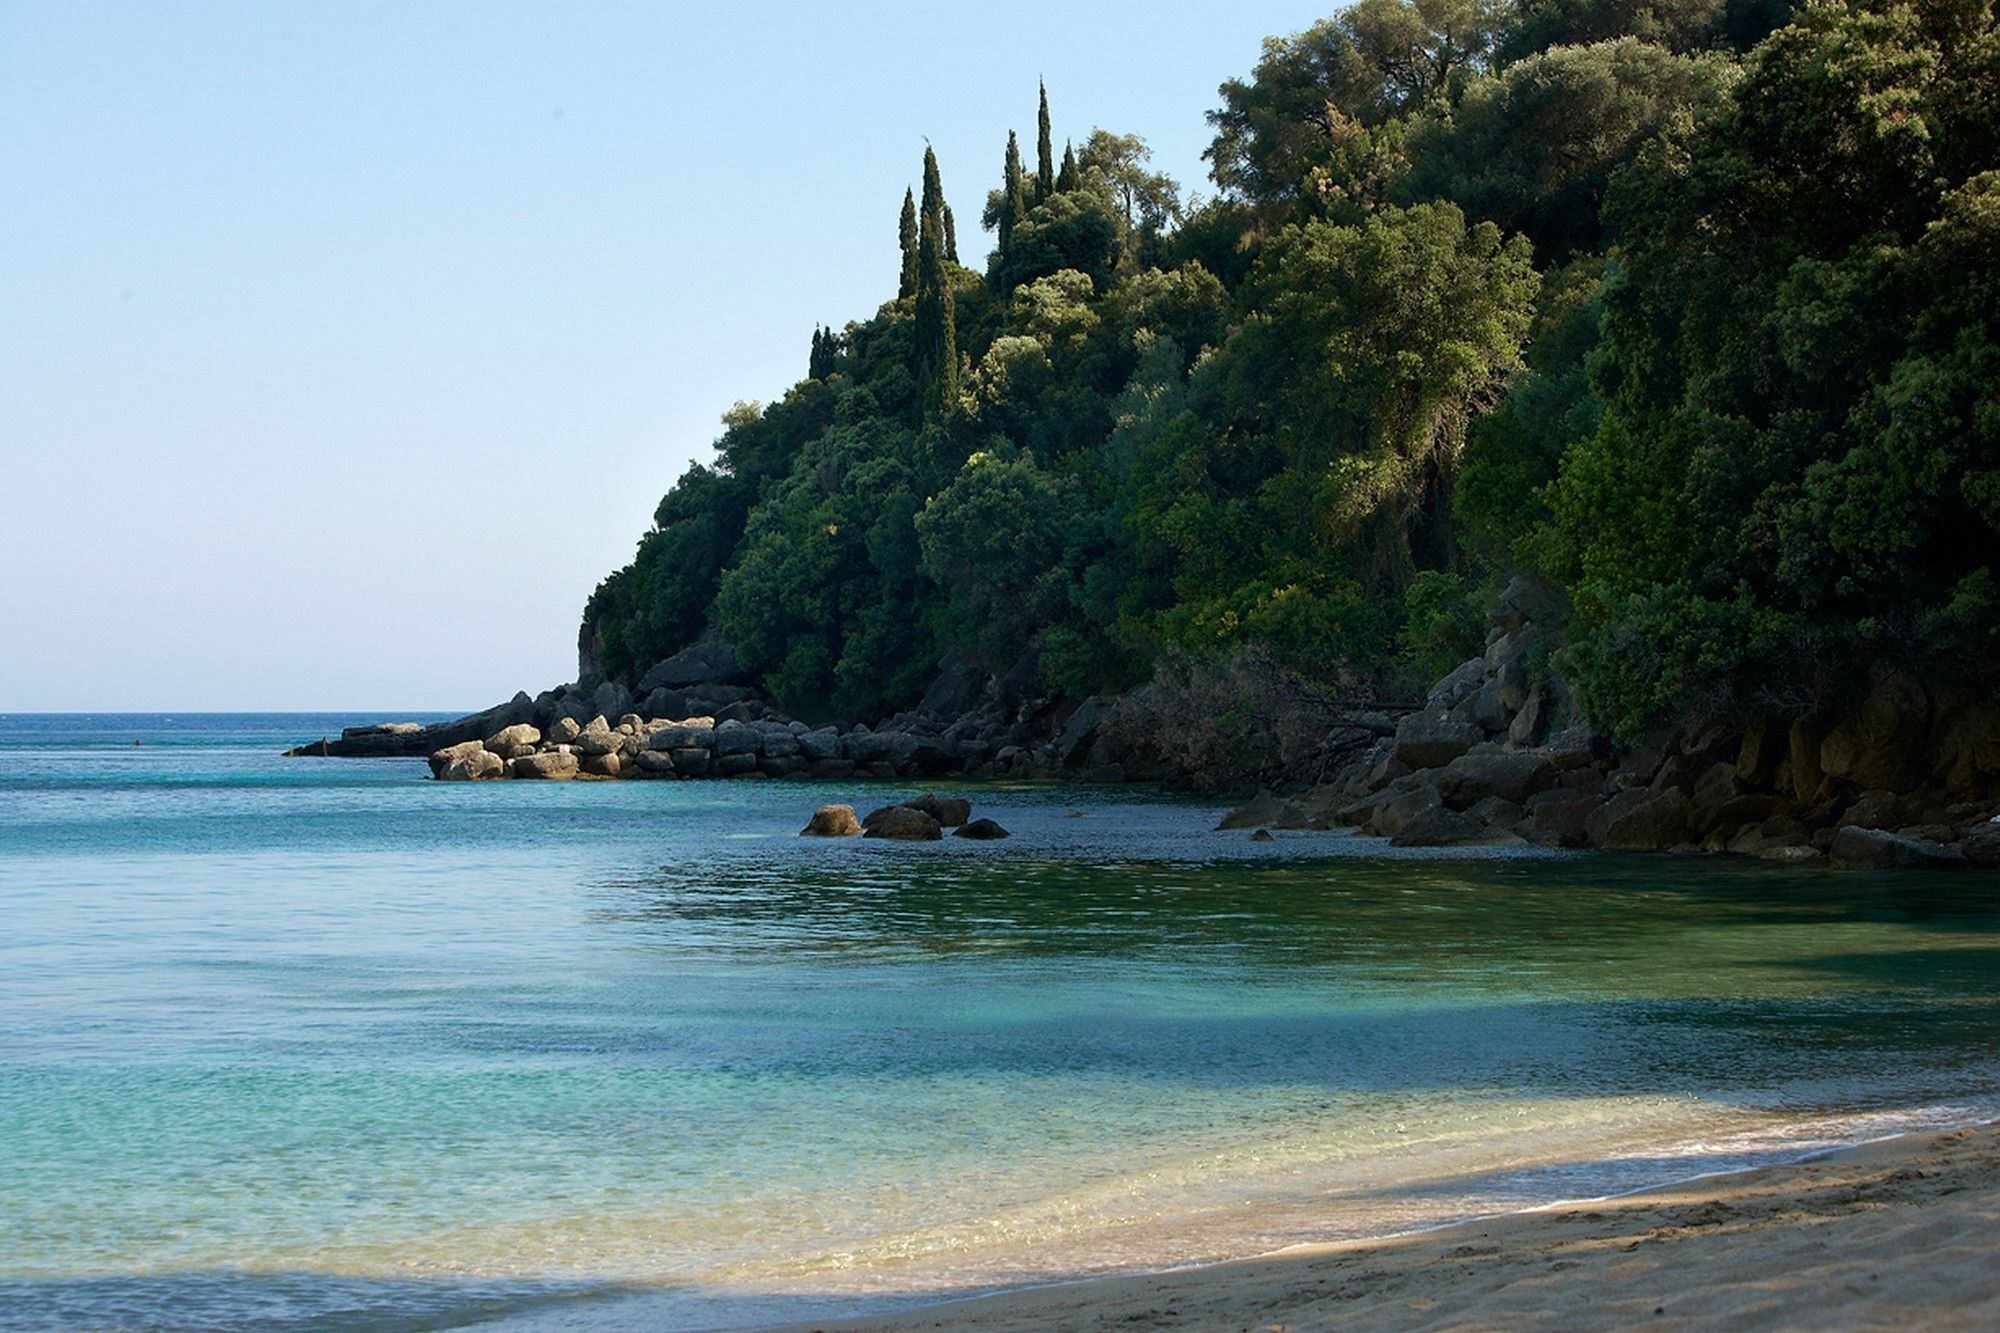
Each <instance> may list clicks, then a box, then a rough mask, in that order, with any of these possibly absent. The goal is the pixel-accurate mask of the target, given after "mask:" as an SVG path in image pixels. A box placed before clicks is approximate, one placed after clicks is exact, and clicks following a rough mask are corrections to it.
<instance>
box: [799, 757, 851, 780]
mask: <svg viewBox="0 0 2000 1333" xmlns="http://www.w3.org/2000/svg"><path fill="white" fill-rule="evenodd" d="M854 768H855V764H854V761H853V760H852V759H808V760H807V761H806V776H807V777H814V778H846V777H852V776H853V775H854Z"/></svg>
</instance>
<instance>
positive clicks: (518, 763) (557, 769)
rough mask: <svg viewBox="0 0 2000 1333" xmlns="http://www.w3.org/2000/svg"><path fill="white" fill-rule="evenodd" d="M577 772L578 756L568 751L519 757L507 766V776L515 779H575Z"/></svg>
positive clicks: (552, 751)
mask: <svg viewBox="0 0 2000 1333" xmlns="http://www.w3.org/2000/svg"><path fill="white" fill-rule="evenodd" d="M576 771H577V762H576V756H575V755H573V754H571V753H570V752H569V751H567V750H540V751H537V752H536V753H534V754H524V755H518V756H516V757H515V758H514V759H513V760H512V761H511V762H510V763H509V764H508V765H507V776H509V777H514V778H573V777H575V776H576Z"/></svg>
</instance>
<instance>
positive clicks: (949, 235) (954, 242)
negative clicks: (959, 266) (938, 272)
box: [942, 204, 958, 264]
mask: <svg viewBox="0 0 2000 1333" xmlns="http://www.w3.org/2000/svg"><path fill="white" fill-rule="evenodd" d="M942 211H943V213H944V257H945V259H946V260H947V261H949V262H951V263H953V264H956V263H957V262H958V223H956V222H954V221H953V220H952V216H951V205H950V204H945V205H943V210H942Z"/></svg>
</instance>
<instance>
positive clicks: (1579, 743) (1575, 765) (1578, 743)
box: [1542, 727, 1604, 773]
mask: <svg viewBox="0 0 2000 1333" xmlns="http://www.w3.org/2000/svg"><path fill="white" fill-rule="evenodd" d="M1542 748H1543V749H1545V750H1546V751H1548V756H1549V762H1550V763H1552V764H1554V765H1555V766H1556V767H1557V768H1559V769H1561V770H1562V771H1563V772H1565V773H1567V772H1569V771H1571V770H1572V769H1579V768H1589V767H1590V766H1591V765H1593V764H1595V763H1596V762H1597V761H1598V760H1599V759H1602V758H1603V757H1604V750H1603V747H1602V746H1601V745H1600V744H1599V743H1598V740H1597V738H1596V737H1595V736H1593V735H1591V734H1590V732H1589V731H1588V730H1587V729H1586V728H1583V727H1564V728H1563V729H1562V730H1561V731H1558V732H1556V733H1555V734H1554V735H1553V736H1550V737H1549V743H1548V744H1547V745H1545V746H1543V747H1542Z"/></svg>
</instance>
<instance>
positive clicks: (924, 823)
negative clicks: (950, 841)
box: [861, 805, 944, 842]
mask: <svg viewBox="0 0 2000 1333" xmlns="http://www.w3.org/2000/svg"><path fill="white" fill-rule="evenodd" d="M861 836H863V837H864V838H888V839H892V840H894V841H897V842H936V841H937V840H938V839H940V838H942V837H944V830H943V829H942V828H941V827H940V826H939V825H938V822H937V821H936V820H935V819H932V818H931V817H930V816H929V815H927V814H925V813H924V812H923V811H921V810H912V809H911V808H910V807H909V806H907V805H891V806H886V807H884V808H883V809H880V810H875V811H871V812H870V813H869V815H868V818H867V819H865V820H863V821H862V834H861Z"/></svg>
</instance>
